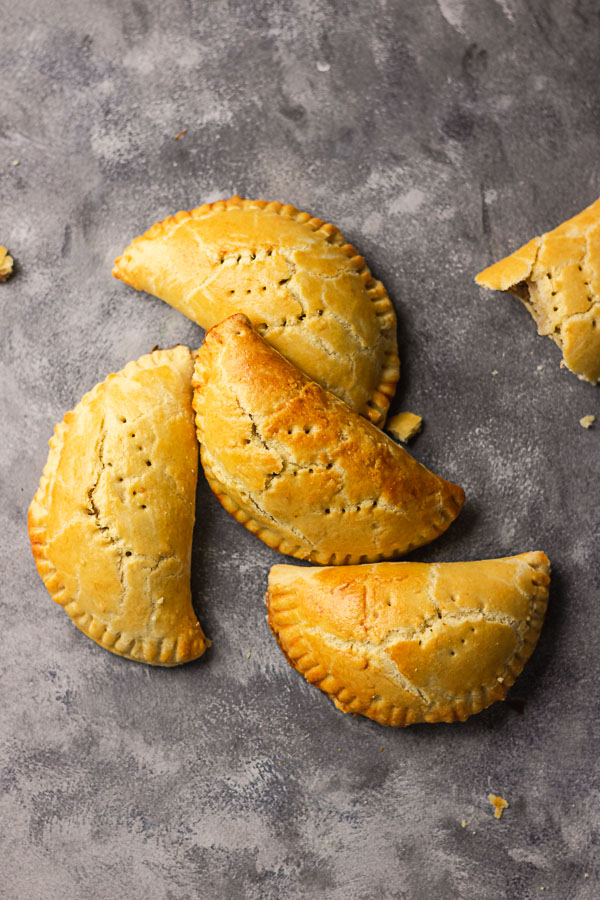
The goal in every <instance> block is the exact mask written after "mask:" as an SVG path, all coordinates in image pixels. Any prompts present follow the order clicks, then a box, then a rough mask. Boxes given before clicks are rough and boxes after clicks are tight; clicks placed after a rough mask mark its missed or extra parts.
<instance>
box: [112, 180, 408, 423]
mask: <svg viewBox="0 0 600 900" xmlns="http://www.w3.org/2000/svg"><path fill="white" fill-rule="evenodd" d="M113 275H115V276H116V277H117V278H120V279H121V280H122V281H125V282H126V283H127V284H130V285H132V286H133V287H134V288H137V289H138V290H144V291H148V292H149V293H150V294H154V295H155V296H156V297H160V299H161V300H165V301H166V302H167V303H169V304H171V306H174V307H175V308H176V309H178V310H180V312H182V313H184V314H185V315H186V316H189V318H190V319H193V320H194V321H195V322H198V324H199V325H201V326H202V327H203V328H212V326H213V325H216V324H217V323H218V322H220V321H222V320H223V319H225V318H227V316H230V315H232V314H233V313H236V312H243V313H245V314H246V315H247V316H248V317H249V318H250V320H251V321H252V323H253V325H255V326H256V328H257V329H258V330H259V332H260V333H261V334H262V335H263V337H265V338H266V339H267V340H268V341H269V343H270V344H272V345H273V346H274V347H275V348H276V349H277V350H279V351H280V352H281V353H282V354H283V355H284V356H286V357H287V358H288V359H290V360H291V361H292V362H293V363H294V364H295V365H297V366H298V367H299V368H300V369H302V370H303V371H304V372H306V374H307V375H308V376H309V377H310V378H312V379H313V380H314V381H317V382H318V383H319V384H320V385H322V386H323V387H325V388H327V390H329V391H332V392H333V393H334V394H336V395H337V396H338V397H341V399H342V400H344V401H345V402H346V403H347V404H348V405H349V406H350V407H352V409H354V410H356V411H357V412H360V413H362V414H364V415H365V416H367V417H368V418H369V419H370V420H371V421H373V422H375V423H376V424H378V425H381V424H383V422H384V421H385V417H386V413H387V410H388V407H389V404H390V400H391V398H392V397H393V395H394V391H395V389H396V384H397V381H398V373H399V361H398V351H397V343H396V316H395V313H394V308H393V306H392V304H391V302H390V299H389V297H388V295H387V292H386V290H385V288H384V286H383V285H382V284H381V282H379V281H376V280H375V279H374V278H373V276H372V275H371V273H370V271H369V269H368V267H367V265H366V263H365V261H364V259H363V258H362V256H359V254H358V253H357V251H356V250H355V249H354V247H352V246H351V245H350V244H348V243H347V242H346V240H345V238H344V237H343V235H342V234H341V233H340V232H339V231H338V229H337V228H334V226H333V225H328V224H326V223H324V222H323V221H322V220H321V219H316V218H312V217H311V216H310V214H309V213H304V212H299V211H298V210H297V209H295V208H294V207H293V206H284V205H283V204H282V203H267V202H266V201H265V200H242V199H241V198H240V197H232V198H231V199H229V200H219V201H218V202H217V203H211V204H205V205H204V206H199V207H198V208H197V209H193V210H191V212H179V213H177V215H176V216H173V217H171V218H169V219H165V220H164V221H163V222H158V223H157V224H156V225H154V226H153V227H152V228H151V229H150V230H149V231H147V232H146V233H145V234H143V235H142V236H141V237H138V238H136V239H135V240H134V241H133V242H132V244H131V245H130V246H129V247H128V248H127V249H126V250H125V251H124V253H123V255H122V256H120V257H119V259H117V261H116V262H115V266H114V269H113Z"/></svg>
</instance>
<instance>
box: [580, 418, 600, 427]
mask: <svg viewBox="0 0 600 900" xmlns="http://www.w3.org/2000/svg"><path fill="white" fill-rule="evenodd" d="M595 421H596V416H582V417H581V419H580V420H579V424H580V425H581V427H582V428H591V427H592V425H593V424H594V422H595Z"/></svg>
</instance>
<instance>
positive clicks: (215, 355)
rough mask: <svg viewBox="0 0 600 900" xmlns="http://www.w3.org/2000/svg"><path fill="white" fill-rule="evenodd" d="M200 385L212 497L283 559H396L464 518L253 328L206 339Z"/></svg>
mask: <svg viewBox="0 0 600 900" xmlns="http://www.w3.org/2000/svg"><path fill="white" fill-rule="evenodd" d="M193 384H194V401H193V402H194V409H195V410H196V425H197V428H198V438H199V440H200V443H201V445H202V447H201V458H202V464H203V466H204V471H205V473H206V477H207V478H208V482H209V484H210V486H211V488H212V490H213V491H214V492H215V494H216V495H217V497H218V498H219V500H220V502H221V503H222V504H223V506H224V507H225V509H226V510H227V511H228V512H230V513H231V514H232V515H233V516H234V517H235V518H236V519H237V521H238V522H241V523H242V524H243V525H245V526H246V528H248V529H249V530H250V531H252V532H253V533H254V534H256V535H257V536H258V537H259V538H260V539H261V540H263V541H264V542H265V543H266V544H268V545H269V546H270V547H273V548H274V549H276V550H280V551H281V552H282V553H289V554H290V555H291V556H296V557H298V558H300V559H310V560H313V561H314V562H320V563H336V564H340V563H349V562H365V561H371V560H380V559H386V558H388V559H389V558H390V557H395V556H397V555H400V554H403V553H406V552H407V551H408V550H411V549H413V548H414V547H418V546H420V545H421V544H425V543H427V542H428V541H431V540H433V538H435V537H437V535H438V534H440V533H441V532H442V531H444V530H445V529H446V528H447V527H448V525H449V524H450V523H451V522H452V521H453V520H454V519H455V518H456V516H457V515H458V513H459V511H460V509H461V507H462V504H463V502H464V492H463V490H462V488H460V487H458V486H457V485H455V484H450V483H449V482H447V481H444V479H443V478H439V477H438V476H437V475H433V474H432V473H431V472H429V471H428V470H427V469H426V468H425V467H424V466H422V465H420V463H418V462H416V460H414V459H413V458H412V457H411V456H410V455H409V454H408V453H407V452H406V450H404V449H403V448H402V447H400V446H398V445H397V444H395V443H394V441H392V440H391V438H389V437H387V435H385V434H383V432H381V431H379V429H378V428H375V426H374V425H371V423H370V422H368V421H367V420H366V419H364V418H362V417H361V416H359V415H357V413H355V412H353V411H352V410H351V409H349V407H348V406H346V404H345V403H342V401H341V400H338V399H337V397H334V396H333V394H330V393H328V392H327V391H324V390H323V388H321V387H319V385H318V384H316V383H315V382H314V381H311V380H310V379H309V378H307V376H306V375H304V374H303V373H302V372H300V371H299V369H297V368H296V367H295V366H293V365H292V364H291V363H290V362H288V361H287V360H286V359H284V358H283V357H282V356H280V354H279V353H277V351H276V350H274V349H273V347H271V346H269V344H267V343H266V341H264V340H263V339H262V337H261V336H260V335H259V334H258V333H257V332H256V331H255V330H254V329H253V328H252V326H251V324H250V322H249V320H248V319H247V318H246V316H243V315H235V316H231V317H230V318H229V319H226V320H225V321H224V322H221V323H220V324H219V325H217V326H216V327H215V328H213V329H212V330H211V331H209V332H208V334H207V335H206V338H205V340H204V344H203V345H202V347H201V349H200V351H199V353H198V358H197V360H196V368H195V372H194V380H193Z"/></svg>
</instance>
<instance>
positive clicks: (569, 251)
mask: <svg viewBox="0 0 600 900" xmlns="http://www.w3.org/2000/svg"><path fill="white" fill-rule="evenodd" d="M475 280H476V281H477V284H480V285H481V286H482V287H485V288H490V289H492V290H495V291H510V292H511V293H512V294H515V295H516V296H517V297H519V299H520V300H522V301H523V303H524V304H525V306H526V307H527V309H528V310H529V312H530V313H531V315H532V316H533V318H534V319H535V321H536V322H537V326H538V334H546V335H548V337H551V338H552V339H553V340H554V341H555V342H556V343H557V344H558V346H559V347H560V348H561V350H562V352H563V359H564V363H565V365H566V366H567V368H569V369H570V370H571V371H572V372H574V373H575V374H576V375H577V376H578V377H579V378H580V379H582V380H583V381H589V382H591V383H592V384H597V382H598V379H600V199H599V200H596V202H595V203H592V205H591V206H588V207H587V209H584V210H583V212H580V213H579V215H577V216H575V217H574V218H573V219H569V220H568V221H567V222H563V224H562V225H559V226H558V228H555V229H554V231H549V232H547V233H546V234H543V235H542V236H541V237H536V238H533V240H531V241H529V243H528V244H525V246H523V247H521V248H520V249H519V250H515V252H514V253H513V254H511V256H507V257H506V259H502V260H500V262H497V263H496V264H495V265H493V266H490V267H489V268H488V269H485V270H484V271H483V272H480V273H479V275H478V276H477V278H476V279H475Z"/></svg>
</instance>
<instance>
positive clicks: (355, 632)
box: [266, 551, 550, 726]
mask: <svg viewBox="0 0 600 900" xmlns="http://www.w3.org/2000/svg"><path fill="white" fill-rule="evenodd" d="M549 582H550V564H549V561H548V558H547V556H546V555H545V554H544V553H541V552H539V551H536V552H532V553H522V554H520V555H519V556H512V557H506V558H504V559H491V560H483V561H478V562H460V563H437V564H433V565H432V564H426V563H377V564H375V565H366V566H345V567H341V568H338V567H336V568H331V567H327V568H321V569H310V568H300V567H299V566H285V565H277V566H273V568H272V569H271V571H270V573H269V587H268V592H267V594H266V601H267V607H268V622H269V625H270V627H271V629H272V630H273V632H274V634H275V636H276V638H277V641H278V642H279V645H280V647H281V649H282V650H283V652H284V654H285V656H286V658H287V660H288V662H289V663H290V665H291V666H292V667H293V668H295V669H297V670H298V671H299V672H301V673H302V675H304V677H305V678H306V679H307V681H309V682H310V683H311V684H314V685H315V686H316V687H318V688H319V689H320V690H322V691H324V693H326V694H328V695H329V697H330V698H331V699H332V700H333V702H334V703H335V705H336V707H337V708H338V709H340V710H342V712H351V713H358V714H360V715H363V716H367V717H368V718H369V719H374V720H375V721H376V722H379V724H380V725H396V726H402V725H411V724H413V723H415V722H454V721H464V720H465V719H466V718H468V716H470V715H472V714H473V713H477V712H480V711H481V710H482V709H485V708H486V707H488V706H489V705H490V704H491V703H493V702H494V701H496V700H503V699H504V697H505V696H506V693H507V691H508V689H509V687H510V686H511V685H512V684H513V682H514V681H515V679H516V678H517V676H518V675H519V674H520V672H521V671H522V669H523V666H524V665H525V663H526V662H527V660H528V659H529V657H530V656H531V653H532V652H533V649H534V647H535V644H536V642H537V639H538V636H539V634H540V630H541V628H542V624H543V621H544V615H545V612H546V606H547V602H548V584H549Z"/></svg>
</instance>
